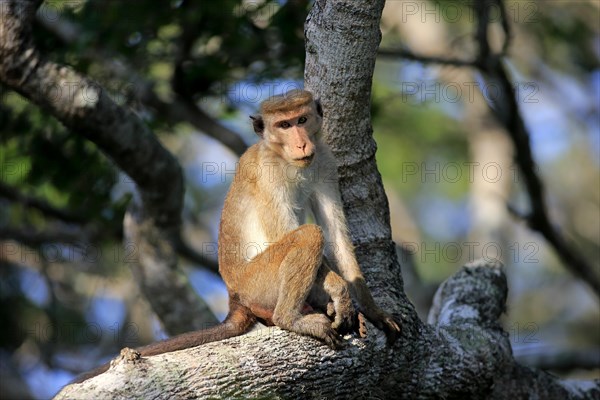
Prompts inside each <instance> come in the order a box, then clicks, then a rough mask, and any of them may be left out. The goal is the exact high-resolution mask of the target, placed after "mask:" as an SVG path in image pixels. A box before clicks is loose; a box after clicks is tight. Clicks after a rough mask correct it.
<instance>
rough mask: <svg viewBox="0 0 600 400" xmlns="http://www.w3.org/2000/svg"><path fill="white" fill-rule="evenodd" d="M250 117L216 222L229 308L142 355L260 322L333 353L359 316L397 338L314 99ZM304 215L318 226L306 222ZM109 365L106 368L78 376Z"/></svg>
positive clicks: (297, 98) (291, 98)
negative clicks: (354, 231)
mask: <svg viewBox="0 0 600 400" xmlns="http://www.w3.org/2000/svg"><path fill="white" fill-rule="evenodd" d="M250 118H251V120H252V125H253V129H254V131H255V133H256V134H257V135H258V136H259V141H258V143H256V144H254V145H253V146H251V147H249V148H248V150H246V152H245V153H244V154H243V155H242V156H241V158H240V160H239V163H238V165H237V168H236V173H235V175H234V178H233V182H232V183H231V186H230V189H229V192H228V194H227V196H226V198H225V203H224V206H223V211H222V214H221V220H220V226H219V238H218V263H219V273H220V274H221V277H222V278H223V280H224V282H225V285H226V287H227V291H228V294H229V313H228V314H227V317H226V318H225V320H224V321H223V322H222V323H221V324H219V325H217V326H215V327H212V328H209V329H205V330H199V331H194V332H189V333H185V334H182V335H178V336H175V337H173V338H170V339H167V340H164V341H161V342H156V343H153V344H150V345H148V346H145V347H142V348H140V349H138V351H139V352H140V353H141V355H142V356H151V355H156V354H162V353H166V352H171V351H175V350H183V349H186V348H189V347H194V346H198V345H200V344H205V343H208V342H214V341H218V340H223V339H226V338H230V337H234V336H239V335H242V334H244V333H246V332H247V331H249V330H250V329H251V328H252V327H253V326H254V325H255V323H257V322H262V323H264V324H265V325H267V326H273V325H276V326H278V327H280V328H282V329H285V330H288V331H291V332H295V333H298V334H301V335H306V336H310V337H313V338H316V339H318V340H320V341H322V342H323V343H325V344H326V345H328V346H329V347H331V348H333V349H337V348H339V347H340V346H341V344H342V343H341V335H342V334H345V333H350V332H353V331H354V332H356V331H357V329H358V328H357V326H358V325H360V324H359V322H358V320H359V317H362V316H364V317H365V318H366V319H367V320H369V321H370V322H371V323H373V324H374V325H375V326H376V327H377V328H378V329H380V330H383V331H384V333H385V334H386V337H387V341H388V344H393V343H394V342H395V340H396V338H397V336H398V335H399V333H400V324H399V323H398V322H397V321H396V320H395V319H394V318H393V317H392V316H390V315H388V314H387V313H385V312H384V311H382V310H381V309H380V308H379V307H378V306H377V305H376V303H375V301H374V299H373V297H372V295H371V292H370V291H369V289H368V287H367V285H366V283H365V279H364V277H363V275H362V272H361V270H360V267H359V265H358V262H357V260H356V256H355V254H354V248H353V245H352V243H351V241H350V237H349V234H348V228H347V223H346V219H345V216H344V210H343V207H342V202H341V196H340V192H339V187H338V176H337V167H336V163H335V159H334V157H333V154H332V153H331V150H330V149H329V147H328V146H327V145H326V144H325V142H324V140H323V138H322V137H321V127H322V120H323V110H322V108H321V104H320V102H319V101H318V100H315V99H314V97H313V95H312V93H311V92H309V91H307V90H299V89H296V90H292V91H289V92H287V93H285V94H281V95H275V96H272V97H270V98H268V99H266V100H265V101H263V102H262V103H261V105H260V110H259V114H257V115H253V116H251V117H250ZM308 217H312V218H313V219H314V222H316V223H315V224H313V223H306V221H307V218H308ZM353 299H354V301H356V303H357V304H358V313H357V312H356V310H355V307H354V303H353ZM106 369H108V364H105V365H103V366H101V367H99V368H97V369H96V370H93V371H91V372H89V373H87V374H84V375H82V376H81V377H80V378H79V379H78V380H77V381H76V382H81V381H83V380H86V379H88V378H90V377H92V376H95V375H98V374H99V373H102V372H104V371H105V370H106Z"/></svg>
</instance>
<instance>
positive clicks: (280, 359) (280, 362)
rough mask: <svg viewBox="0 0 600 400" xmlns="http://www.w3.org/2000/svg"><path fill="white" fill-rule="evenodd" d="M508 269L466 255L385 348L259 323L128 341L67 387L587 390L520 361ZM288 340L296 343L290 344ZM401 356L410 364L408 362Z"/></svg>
mask: <svg viewBox="0 0 600 400" xmlns="http://www.w3.org/2000/svg"><path fill="white" fill-rule="evenodd" d="M506 294H507V284H506V276H505V274H504V271H503V268H502V266H501V265H499V264H486V263H485V262H478V263H473V264H471V265H469V266H466V267H464V268H463V269H461V270H460V271H459V272H458V273H457V274H455V275H454V276H453V277H451V278H449V279H448V280H447V281H446V282H445V283H444V284H442V286H441V287H440V288H439V290H438V292H437V294H436V304H437V306H436V308H435V309H434V311H433V312H432V315H431V316H430V320H431V322H432V323H434V325H433V326H431V327H424V326H422V327H421V328H420V331H419V332H415V333H414V334H413V333H411V334H409V335H408V336H409V337H407V338H405V339H406V340H405V341H404V343H402V344H400V345H397V346H395V347H394V348H387V347H386V345H385V338H384V336H383V335H382V334H380V333H378V332H377V331H375V330H371V331H369V337H368V338H367V339H366V340H360V339H351V340H349V341H348V342H347V344H346V347H345V348H344V349H343V350H339V351H333V350H331V349H329V348H327V347H326V346H323V345H319V343H318V342H317V341H315V340H314V339H311V338H307V337H304V336H299V335H296V334H293V333H289V332H285V331H283V330H281V329H278V328H265V329H261V330H258V331H254V332H251V333H249V334H247V335H244V336H240V337H236V338H233V339H228V340H224V341H221V342H217V343H209V344H206V345H203V346H199V347H195V348H193V349H188V350H184V351H177V352H173V353H168V354H163V355H160V356H155V357H148V358H139V357H138V356H136V354H135V352H133V351H131V350H125V351H124V352H122V355H121V357H118V358H117V359H116V360H115V361H114V362H113V366H112V367H111V368H110V369H109V370H108V371H107V372H105V373H104V374H102V375H99V376H96V377H94V378H92V379H89V380H87V381H85V382H83V383H81V384H75V385H70V386H67V387H65V388H64V389H63V390H62V391H61V392H60V393H59V394H58V395H57V396H56V399H69V398H115V397H119V396H125V397H127V398H140V399H142V398H157V399H167V398H173V397H178V398H192V397H193V398H285V399H289V398H293V399H307V398H309V399H310V398H312V399H322V398H335V399H356V398H397V399H413V398H423V399H425V398H492V399H515V398H547V399H554V398H556V399H559V398H560V399H585V398H589V399H592V398H594V396H598V395H600V381H595V382H587V383H586V382H581V383H578V382H574V381H561V380H559V379H557V378H556V377H553V376H551V375H548V374H546V373H544V372H537V371H533V370H530V369H529V368H526V367H523V366H520V365H518V364H517V363H515V362H514V360H513V358H512V354H511V348H510V342H509V340H508V335H507V334H506V333H504V332H503V331H502V329H501V328H500V324H499V322H498V318H499V317H500V315H501V314H502V312H503V311H504V309H505V301H506ZM291 343H293V345H291ZM407 366H410V367H408V368H407Z"/></svg>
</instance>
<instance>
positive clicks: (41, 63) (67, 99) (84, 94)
mask: <svg viewBox="0 0 600 400" xmlns="http://www.w3.org/2000/svg"><path fill="white" fill-rule="evenodd" d="M39 3H40V2H39V1H33V0H3V1H2V2H0V81H1V82H2V83H3V84H5V85H6V86H8V87H10V88H11V89H13V90H15V91H17V92H19V93H20V94H22V95H23V96H25V97H26V98H28V99H29V100H31V101H32V102H33V103H35V104H37V105H38V106H40V107H42V108H43V109H45V110H47V111H48V112H49V113H50V114H52V115H54V116H55V117H56V118H57V119H58V120H60V121H61V122H62V123H63V124H64V125H65V126H66V127H67V128H69V129H70V130H71V131H72V132H73V133H74V134H80V135H83V136H84V137H85V138H87V139H88V140H90V141H92V142H93V143H95V144H96V145H97V146H98V148H100V149H101V150H102V151H103V152H104V153H105V154H106V155H108V156H109V157H110V158H111V159H112V160H113V161H114V162H115V164H117V165H118V166H119V168H120V169H121V170H123V171H124V172H125V173H127V174H128V175H129V176H130V177H131V178H132V179H133V181H134V182H135V183H136V187H137V190H138V192H139V196H135V199H134V201H133V204H132V207H130V210H129V212H128V213H127V216H126V221H125V222H126V223H125V226H124V229H125V254H127V257H126V259H124V260H122V261H123V262H125V263H128V264H130V266H131V267H132V270H133V272H134V274H135V276H136V279H137V281H138V282H139V284H140V287H141V289H142V291H143V293H144V294H145V296H146V298H147V299H148V301H149V302H150V304H151V306H152V309H153V310H154V312H156V314H157V315H158V317H159V318H160V319H161V321H162V322H163V324H164V326H165V328H166V329H167V331H168V332H170V333H172V334H175V333H181V332H184V331H187V330H189V328H190V326H191V327H195V328H202V327H205V326H206V325H207V324H208V323H214V322H216V319H215V318H214V316H213V315H212V313H211V312H210V310H209V309H208V307H207V306H206V304H205V303H204V302H203V301H202V300H201V299H200V298H199V297H198V296H197V295H196V293H195V292H194V291H193V289H192V288H191V286H189V283H188V282H187V280H186V279H185V277H184V276H183V275H182V274H181V273H179V272H178V271H177V268H176V267H177V254H176V253H175V251H174V248H173V243H174V241H175V238H176V237H177V236H178V234H179V227H180V223H181V217H180V213H181V207H182V201H183V190H184V188H183V176H182V172H181V168H180V166H179V164H178V163H177V161H176V160H175V158H174V157H173V156H172V155H171V154H170V153H169V152H168V151H167V150H165V148H164V147H163V146H162V145H161V144H160V142H159V141H158V140H157V139H156V137H155V136H154V135H153V134H152V132H150V130H149V129H148V128H147V127H146V125H144V124H143V123H142V122H141V121H140V120H139V119H138V118H137V117H136V116H135V115H134V114H133V113H131V112H130V111H128V110H127V109H125V108H122V107H119V106H118V105H116V104H115V103H114V102H113V101H112V100H111V99H110V98H109V97H108V95H107V93H106V91H105V90H104V89H103V88H102V87H101V86H100V85H98V84H97V83H95V82H92V81H91V80H89V79H87V78H86V77H84V76H82V75H80V74H78V73H77V72H75V71H74V70H73V69H71V68H69V67H68V66H63V65H58V64H56V63H53V62H51V61H49V60H46V59H44V58H43V56H42V55H41V54H40V53H39V52H38V50H37V49H36V47H35V44H34V43H33V41H32V39H31V27H32V24H33V19H34V15H35V10H36V8H37V6H38V5H39ZM165 188H168V190H165Z"/></svg>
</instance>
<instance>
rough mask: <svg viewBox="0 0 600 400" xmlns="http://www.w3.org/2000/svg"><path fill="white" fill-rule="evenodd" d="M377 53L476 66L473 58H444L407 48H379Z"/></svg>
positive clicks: (424, 60)
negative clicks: (414, 51)
mask: <svg viewBox="0 0 600 400" xmlns="http://www.w3.org/2000/svg"><path fill="white" fill-rule="evenodd" d="M377 55H378V56H380V57H388V58H390V57H391V58H404V59H406V60H412V61H418V62H421V63H424V64H443V65H450V66H454V67H477V63H476V61H475V60H472V61H471V60H460V59H457V58H446V57H436V56H425V55H420V54H415V53H413V52H412V51H410V50H407V49H379V51H378V52H377Z"/></svg>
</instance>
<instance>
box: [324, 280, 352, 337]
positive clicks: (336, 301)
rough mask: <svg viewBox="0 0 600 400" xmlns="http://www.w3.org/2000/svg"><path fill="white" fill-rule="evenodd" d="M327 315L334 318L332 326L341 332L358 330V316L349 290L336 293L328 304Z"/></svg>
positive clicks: (342, 333)
mask: <svg viewBox="0 0 600 400" xmlns="http://www.w3.org/2000/svg"><path fill="white" fill-rule="evenodd" d="M327 315H328V316H329V317H330V318H333V322H332V323H331V327H332V328H333V329H335V330H336V331H337V332H338V333H339V334H341V335H344V334H346V333H351V332H357V331H358V325H359V324H358V317H357V313H356V311H355V309H354V304H353V303H352V298H351V297H350V292H349V291H348V290H342V291H341V292H340V293H338V294H336V295H334V296H333V297H332V299H331V301H330V302H329V303H328V304H327Z"/></svg>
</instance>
